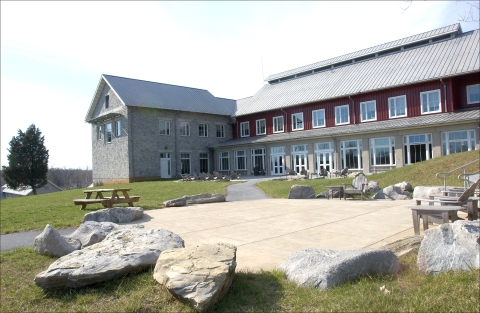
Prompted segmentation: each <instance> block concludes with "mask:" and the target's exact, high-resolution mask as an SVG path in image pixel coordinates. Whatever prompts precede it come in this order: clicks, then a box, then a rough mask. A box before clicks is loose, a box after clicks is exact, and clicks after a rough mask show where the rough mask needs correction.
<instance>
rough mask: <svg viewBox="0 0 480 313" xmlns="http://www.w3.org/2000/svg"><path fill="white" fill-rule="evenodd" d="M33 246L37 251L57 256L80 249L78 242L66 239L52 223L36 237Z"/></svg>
mask: <svg viewBox="0 0 480 313" xmlns="http://www.w3.org/2000/svg"><path fill="white" fill-rule="evenodd" d="M33 246H34V250H35V252H36V253H38V254H44V255H50V256H55V257H62V256H64V255H67V254H69V253H71V252H73V251H75V250H77V249H79V244H78V243H75V242H72V241H69V240H67V239H65V238H64V237H63V236H62V235H61V234H60V233H59V232H58V231H57V230H56V229H55V228H53V227H52V226H51V225H50V224H47V226H45V229H44V230H43V232H42V233H41V234H40V235H38V236H37V237H35V243H34V244H33Z"/></svg>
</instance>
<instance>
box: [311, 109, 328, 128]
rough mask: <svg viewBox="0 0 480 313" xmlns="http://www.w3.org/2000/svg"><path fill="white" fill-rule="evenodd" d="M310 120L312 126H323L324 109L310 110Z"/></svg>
mask: <svg viewBox="0 0 480 313" xmlns="http://www.w3.org/2000/svg"><path fill="white" fill-rule="evenodd" d="M312 122H313V127H314V128H316V127H324V126H325V110H324V109H321V110H315V111H312Z"/></svg>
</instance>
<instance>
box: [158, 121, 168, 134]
mask: <svg viewBox="0 0 480 313" xmlns="http://www.w3.org/2000/svg"><path fill="white" fill-rule="evenodd" d="M159 125H160V135H166V136H169V135H170V121H160V123H159Z"/></svg>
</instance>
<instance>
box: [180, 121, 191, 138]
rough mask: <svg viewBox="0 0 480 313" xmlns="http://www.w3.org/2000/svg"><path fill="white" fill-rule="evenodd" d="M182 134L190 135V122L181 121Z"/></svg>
mask: <svg viewBox="0 0 480 313" xmlns="http://www.w3.org/2000/svg"><path fill="white" fill-rule="evenodd" d="M180 136H190V123H189V122H180Z"/></svg>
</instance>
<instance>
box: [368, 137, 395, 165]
mask: <svg viewBox="0 0 480 313" xmlns="http://www.w3.org/2000/svg"><path fill="white" fill-rule="evenodd" d="M370 164H371V165H373V166H376V165H395V138H394V137H385V138H373V139H370Z"/></svg>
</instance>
